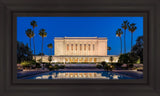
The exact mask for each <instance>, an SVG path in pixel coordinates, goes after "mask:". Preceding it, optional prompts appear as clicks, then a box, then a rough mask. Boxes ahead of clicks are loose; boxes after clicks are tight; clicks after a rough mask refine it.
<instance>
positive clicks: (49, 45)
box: [48, 43, 53, 55]
mask: <svg viewBox="0 0 160 96" xmlns="http://www.w3.org/2000/svg"><path fill="white" fill-rule="evenodd" d="M48 48H50V49H51V55H52V48H53V45H52V43H50V44H48Z"/></svg>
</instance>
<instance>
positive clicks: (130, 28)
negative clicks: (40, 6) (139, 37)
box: [128, 23, 137, 49]
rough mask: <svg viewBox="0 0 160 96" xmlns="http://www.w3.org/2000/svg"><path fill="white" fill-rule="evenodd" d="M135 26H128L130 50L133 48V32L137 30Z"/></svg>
mask: <svg viewBox="0 0 160 96" xmlns="http://www.w3.org/2000/svg"><path fill="white" fill-rule="evenodd" d="M135 25H136V24H134V23H132V24H130V25H129V26H128V30H129V31H130V32H131V49H132V46H133V33H134V32H135V30H136V29H137V27H136V26H135Z"/></svg>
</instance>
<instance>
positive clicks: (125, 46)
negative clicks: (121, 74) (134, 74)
mask: <svg viewBox="0 0 160 96" xmlns="http://www.w3.org/2000/svg"><path fill="white" fill-rule="evenodd" d="M124 53H126V29H125V31H124Z"/></svg>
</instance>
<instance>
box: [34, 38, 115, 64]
mask: <svg viewBox="0 0 160 96" xmlns="http://www.w3.org/2000/svg"><path fill="white" fill-rule="evenodd" d="M110 57H111V55H107V38H98V37H64V38H62V37H55V38H54V56H53V58H52V62H63V63H77V62H102V61H106V62H110ZM112 57H113V61H112V62H117V61H118V56H115V55H114V56H113V55H112ZM39 58H40V56H39V57H38V56H37V60H38V59H39ZM43 61H44V62H47V61H48V56H43Z"/></svg>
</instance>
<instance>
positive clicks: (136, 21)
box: [15, 16, 144, 80]
mask: <svg viewBox="0 0 160 96" xmlns="http://www.w3.org/2000/svg"><path fill="white" fill-rule="evenodd" d="M143 19H144V17H143V16H141V17H140V16H139V17H138V16H113V17H107V16H106V17H83V16H81V17H61V16H59V17H58V16H57V17H47V16H46V17H42V16H39V17H38V16H35V17H34V16H28V17H25V16H17V17H16V22H17V26H16V28H17V29H16V30H17V52H16V53H17V60H16V61H17V65H15V66H16V68H17V77H16V78H17V79H33V80H37V79H38V80H39V79H40V80H43V79H52V80H55V79H76V80H78V79H90V80H93V79H103V80H104V79H105V80H120V79H123V80H125V79H143V78H144V75H143V68H144V66H143V61H144V59H143V45H144V41H143V22H144V21H143ZM15 51H16V50H15Z"/></svg>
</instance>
